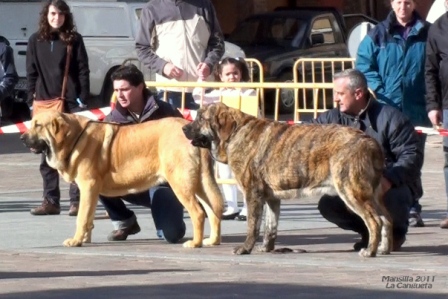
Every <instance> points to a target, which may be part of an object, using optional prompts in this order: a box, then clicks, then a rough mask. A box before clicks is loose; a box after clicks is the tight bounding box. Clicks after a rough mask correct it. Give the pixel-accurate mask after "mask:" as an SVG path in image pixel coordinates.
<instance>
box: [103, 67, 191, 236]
mask: <svg viewBox="0 0 448 299" xmlns="http://www.w3.org/2000/svg"><path fill="white" fill-rule="evenodd" d="M111 79H112V81H113V84H114V91H115V93H116V95H117V104H116V107H115V109H113V110H112V111H111V113H110V114H109V115H108V116H107V117H106V120H105V121H109V122H114V123H121V124H135V123H142V122H145V121H150V120H155V119H160V118H164V117H182V114H181V113H180V112H179V111H178V110H177V109H176V108H174V107H173V106H171V105H170V104H169V103H166V102H163V101H160V100H158V99H155V98H154V96H153V95H152V94H151V92H150V91H149V90H148V89H147V88H146V86H145V81H144V77H143V74H142V72H141V71H140V70H139V69H138V68H137V67H136V66H134V65H132V64H131V65H126V66H121V67H120V68H118V69H117V70H116V71H115V72H114V73H113V74H112V76H111ZM129 171H133V170H132V169H129ZM123 200H126V201H127V202H130V203H132V204H136V205H140V206H145V207H148V208H151V212H152V216H153V219H154V223H155V226H156V229H157V236H158V237H159V238H165V240H167V241H168V242H170V243H176V242H178V241H179V240H180V239H182V238H183V237H184V235H185V230H186V227H185V223H184V220H183V206H182V205H181V203H180V202H179V201H178V199H177V198H176V196H175V195H174V192H173V191H172V190H171V188H170V187H169V186H168V185H163V186H158V187H154V188H152V189H150V190H149V191H145V192H142V193H139V194H128V195H125V196H119V197H115V198H110V197H105V196H102V195H101V196H100V201H101V202H102V204H103V205H104V207H105V209H106V211H107V213H108V214H109V216H110V218H111V220H112V222H113V225H114V228H115V229H114V230H113V231H112V232H111V233H110V234H109V236H108V240H109V241H124V240H126V239H127V237H128V236H129V235H134V234H137V233H138V232H140V226H139V225H138V223H137V218H136V216H135V214H134V212H133V211H131V210H130V209H128V208H127V207H126V205H125V204H124V202H123Z"/></svg>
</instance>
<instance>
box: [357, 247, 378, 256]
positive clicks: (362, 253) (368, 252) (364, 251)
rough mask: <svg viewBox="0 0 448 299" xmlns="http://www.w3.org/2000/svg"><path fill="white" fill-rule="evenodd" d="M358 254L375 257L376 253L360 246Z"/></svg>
mask: <svg viewBox="0 0 448 299" xmlns="http://www.w3.org/2000/svg"><path fill="white" fill-rule="evenodd" d="M359 255H360V256H362V257H375V256H376V253H374V252H372V251H371V250H369V249H366V248H362V249H361V250H360V251H359Z"/></svg>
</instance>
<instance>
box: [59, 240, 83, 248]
mask: <svg viewBox="0 0 448 299" xmlns="http://www.w3.org/2000/svg"><path fill="white" fill-rule="evenodd" d="M63 244H64V246H65V247H80V246H81V245H82V242H81V241H79V240H75V239H72V238H70V239H67V240H65V241H64V243H63Z"/></svg>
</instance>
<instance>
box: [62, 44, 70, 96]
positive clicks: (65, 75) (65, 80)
mask: <svg viewBox="0 0 448 299" xmlns="http://www.w3.org/2000/svg"><path fill="white" fill-rule="evenodd" d="M71 54H72V45H67V57H66V59H65V70H64V79H63V80H62V91H61V99H65V92H66V89H67V79H68V68H69V67H70V56H71Z"/></svg>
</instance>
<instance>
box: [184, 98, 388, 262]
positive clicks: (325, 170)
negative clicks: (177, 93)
mask: <svg viewBox="0 0 448 299" xmlns="http://www.w3.org/2000/svg"><path fill="white" fill-rule="evenodd" d="M183 130H184V133H185V135H186V136H187V138H188V139H190V140H192V144H193V145H195V146H198V147H204V148H209V149H210V152H211V155H212V156H213V157H214V159H216V160H217V161H219V162H222V163H227V164H228V165H230V168H231V169H232V171H233V173H234V175H235V178H236V180H237V183H238V185H239V186H240V188H241V190H242V191H243V193H244V196H245V198H246V201H247V207H248V220H247V224H248V230H247V237H246V241H245V242H244V244H243V245H242V246H238V247H236V248H235V250H234V253H236V254H249V253H250V252H251V251H252V249H253V247H254V245H255V242H256V239H257V237H258V235H259V233H260V226H261V220H262V213H263V206H264V204H265V203H266V204H267V205H266V206H267V209H266V218H265V232H264V240H263V245H262V246H261V247H260V250H261V251H264V252H269V251H272V250H273V249H274V243H275V239H276V237H277V226H278V219H279V214H280V200H281V199H290V198H297V197H300V196H302V195H305V196H306V195H311V194H331V195H339V196H340V197H341V198H342V200H343V201H344V202H345V203H346V205H347V206H348V207H349V208H350V209H351V210H352V211H353V212H354V213H356V214H357V215H359V216H360V217H361V218H362V219H363V220H364V223H365V224H366V226H367V228H368V230H369V234H370V239H369V244H368V247H367V249H362V250H361V251H360V252H359V254H360V255H361V256H364V257H372V256H375V255H376V253H377V250H379V251H380V253H382V254H389V253H390V251H391V246H392V241H391V240H392V238H391V231H392V224H391V220H390V216H389V214H388V212H387V210H386V208H385V207H384V204H383V202H382V191H381V184H380V182H381V177H382V172H383V168H384V156H383V152H382V149H381V147H380V145H379V144H378V143H377V142H376V141H375V139H373V138H371V137H369V136H367V135H366V134H364V133H363V132H362V131H359V130H356V129H353V128H350V127H343V126H339V125H318V124H297V125H288V124H283V123H280V122H275V121H272V120H267V119H259V118H256V117H253V116H250V115H247V114H245V113H243V112H241V111H239V110H237V109H233V108H230V107H227V106H226V105H224V104H222V103H217V104H212V105H208V106H205V107H203V108H201V109H200V110H199V111H198V114H197V117H196V119H195V121H193V122H192V123H190V124H188V125H186V126H184V127H183ZM380 238H381V246H380V248H378V247H379V242H380Z"/></svg>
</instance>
